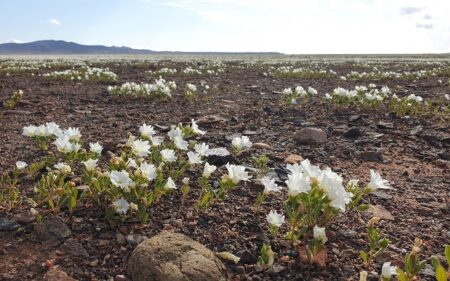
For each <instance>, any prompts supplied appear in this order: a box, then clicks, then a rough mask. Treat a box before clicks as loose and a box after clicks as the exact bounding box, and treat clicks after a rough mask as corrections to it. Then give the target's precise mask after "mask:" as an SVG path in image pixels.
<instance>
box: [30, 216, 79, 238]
mask: <svg viewBox="0 0 450 281" xmlns="http://www.w3.org/2000/svg"><path fill="white" fill-rule="evenodd" d="M34 231H35V233H36V236H37V237H38V238H39V239H41V240H54V239H58V240H62V239H65V238H67V237H69V236H70V235H71V234H72V232H71V231H70V229H69V227H68V226H67V225H66V223H65V222H64V221H63V219H62V218H60V217H58V216H49V217H46V218H45V219H44V220H43V221H42V222H41V223H38V224H36V225H35V226H34Z"/></svg>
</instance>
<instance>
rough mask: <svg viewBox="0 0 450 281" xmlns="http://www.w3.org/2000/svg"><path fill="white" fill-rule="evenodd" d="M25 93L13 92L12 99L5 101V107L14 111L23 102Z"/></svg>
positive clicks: (20, 91)
mask: <svg viewBox="0 0 450 281" xmlns="http://www.w3.org/2000/svg"><path fill="white" fill-rule="evenodd" d="M22 98H23V91H22V90H18V91H15V92H13V94H12V95H11V97H10V98H9V99H7V100H6V101H5V106H6V107H7V108H9V109H14V108H16V106H17V105H18V104H19V103H20V102H21V101H22Z"/></svg>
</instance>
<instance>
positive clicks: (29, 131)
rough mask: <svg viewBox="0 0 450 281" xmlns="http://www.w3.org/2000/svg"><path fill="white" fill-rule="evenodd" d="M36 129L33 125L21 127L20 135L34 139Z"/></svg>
mask: <svg viewBox="0 0 450 281" xmlns="http://www.w3.org/2000/svg"><path fill="white" fill-rule="evenodd" d="M36 130H37V127H36V126H34V125H30V126H26V127H23V131H22V135H24V136H27V137H34V136H35V135H36Z"/></svg>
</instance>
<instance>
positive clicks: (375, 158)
mask: <svg viewBox="0 0 450 281" xmlns="http://www.w3.org/2000/svg"><path fill="white" fill-rule="evenodd" d="M358 158H359V159H361V160H363V161H371V162H382V161H383V160H384V158H383V154H382V153H381V152H377V151H364V152H361V153H359V154H358Z"/></svg>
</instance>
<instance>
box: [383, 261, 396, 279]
mask: <svg viewBox="0 0 450 281" xmlns="http://www.w3.org/2000/svg"><path fill="white" fill-rule="evenodd" d="M392 275H397V267H396V266H391V263H390V262H385V263H383V267H382V268H381V277H383V278H385V279H387V280H390V279H391V276H392Z"/></svg>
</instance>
